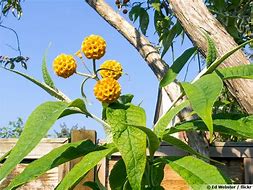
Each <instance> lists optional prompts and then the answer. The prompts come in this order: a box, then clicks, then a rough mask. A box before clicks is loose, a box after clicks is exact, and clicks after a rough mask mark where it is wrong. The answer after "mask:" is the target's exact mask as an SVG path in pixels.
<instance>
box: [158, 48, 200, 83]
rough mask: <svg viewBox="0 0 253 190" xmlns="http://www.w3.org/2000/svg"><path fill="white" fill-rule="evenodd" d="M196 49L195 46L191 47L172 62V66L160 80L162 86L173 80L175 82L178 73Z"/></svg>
mask: <svg viewBox="0 0 253 190" xmlns="http://www.w3.org/2000/svg"><path fill="white" fill-rule="evenodd" d="M195 51H196V48H195V47H192V48H189V49H187V50H185V51H184V53H182V55H180V56H179V57H178V58H177V59H176V60H175V61H174V63H173V64H172V66H171V67H170V68H169V69H168V71H167V72H166V74H165V75H164V77H163V78H162V80H161V82H160V87H165V86H167V85H168V84H170V83H171V82H173V81H174V80H175V79H176V77H177V75H178V73H179V72H180V71H181V70H182V69H183V67H184V65H185V64H186V63H187V61H188V60H189V59H190V58H191V56H192V54H194V52H195Z"/></svg>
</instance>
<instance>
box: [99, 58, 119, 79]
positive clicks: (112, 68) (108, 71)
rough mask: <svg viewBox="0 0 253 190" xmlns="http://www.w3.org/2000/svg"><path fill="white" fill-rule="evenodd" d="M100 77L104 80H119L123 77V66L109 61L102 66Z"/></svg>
mask: <svg viewBox="0 0 253 190" xmlns="http://www.w3.org/2000/svg"><path fill="white" fill-rule="evenodd" d="M100 69H101V70H100V71H99V73H100V75H101V76H102V78H107V77H110V78H114V79H116V80H117V79H119V78H120V77H121V75H122V67H121V64H120V63H119V62H117V61H115V60H107V61H105V62H104V63H103V64H102V65H101V66H100Z"/></svg>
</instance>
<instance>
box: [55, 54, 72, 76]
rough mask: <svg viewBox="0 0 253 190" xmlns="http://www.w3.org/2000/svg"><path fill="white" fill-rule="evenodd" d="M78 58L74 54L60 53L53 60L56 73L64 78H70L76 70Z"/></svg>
mask: <svg viewBox="0 0 253 190" xmlns="http://www.w3.org/2000/svg"><path fill="white" fill-rule="evenodd" d="M76 67H77V65H76V60H75V59H74V57H73V56H72V55H67V54H60V55H58V56H57V57H56V58H55V59H54V62H53V68H54V71H55V73H56V74H57V75H58V76H60V77H63V78H68V77H70V76H71V75H73V73H75V72H76Z"/></svg>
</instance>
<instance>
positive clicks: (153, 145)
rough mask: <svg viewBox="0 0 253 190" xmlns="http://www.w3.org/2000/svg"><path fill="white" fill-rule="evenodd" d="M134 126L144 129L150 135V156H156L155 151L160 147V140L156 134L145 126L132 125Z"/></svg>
mask: <svg viewBox="0 0 253 190" xmlns="http://www.w3.org/2000/svg"><path fill="white" fill-rule="evenodd" d="M131 126H132V127H136V128H138V129H140V130H142V131H143V132H144V133H146V135H147V137H148V144H149V145H148V147H149V154H150V156H154V154H155V151H157V149H158V148H159V147H160V141H159V139H158V137H157V136H156V134H155V133H154V132H153V131H152V130H151V129H149V128H146V127H143V126H136V125H131Z"/></svg>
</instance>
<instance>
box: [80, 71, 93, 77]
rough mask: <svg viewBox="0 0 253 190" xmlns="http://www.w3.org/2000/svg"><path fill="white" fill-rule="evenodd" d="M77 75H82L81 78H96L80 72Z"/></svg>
mask: <svg viewBox="0 0 253 190" xmlns="http://www.w3.org/2000/svg"><path fill="white" fill-rule="evenodd" d="M76 74H78V75H80V76H83V77H88V78H94V77H95V76H93V75H90V74H86V73H80V72H78V71H76Z"/></svg>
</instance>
